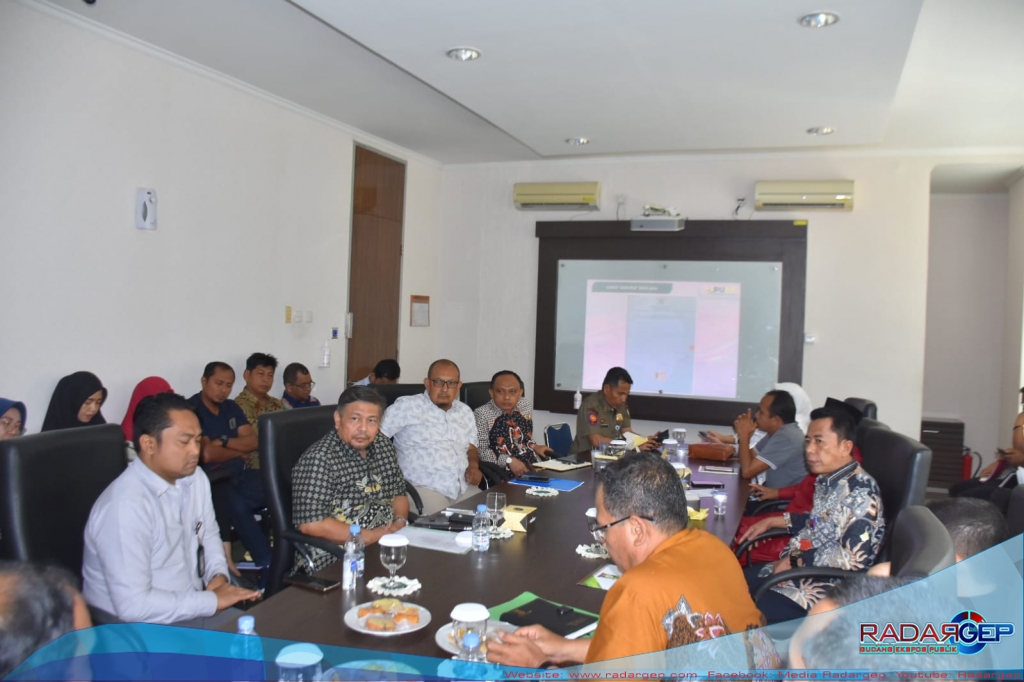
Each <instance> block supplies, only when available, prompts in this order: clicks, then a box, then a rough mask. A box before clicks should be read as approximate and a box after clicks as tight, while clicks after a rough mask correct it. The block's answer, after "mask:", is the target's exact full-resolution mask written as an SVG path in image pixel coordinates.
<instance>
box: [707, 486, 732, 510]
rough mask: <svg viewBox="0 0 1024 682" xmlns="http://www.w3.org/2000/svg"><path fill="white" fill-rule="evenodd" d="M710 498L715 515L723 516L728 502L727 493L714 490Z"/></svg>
mask: <svg viewBox="0 0 1024 682" xmlns="http://www.w3.org/2000/svg"><path fill="white" fill-rule="evenodd" d="M711 497H712V499H713V500H714V501H715V514H716V515H717V516H723V515H724V514H725V507H726V505H727V504H728V502H729V493H727V492H725V491H724V490H716V491H715V492H714V493H712V494H711Z"/></svg>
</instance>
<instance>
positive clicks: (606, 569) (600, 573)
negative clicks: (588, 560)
mask: <svg viewBox="0 0 1024 682" xmlns="http://www.w3.org/2000/svg"><path fill="white" fill-rule="evenodd" d="M621 577H622V571H620V570H619V569H618V567H616V566H615V564H605V565H604V566H602V567H601V568H599V569H597V570H596V571H594V572H593V573H591V574H590V575H588V576H587V577H586V578H584V579H583V580H581V581H579V583H578V584H579V585H585V586H586V587H596V588H597V589H599V590H606V591H607V590H610V589H612V585H614V584H615V581H616V580H618V579H619V578H621Z"/></svg>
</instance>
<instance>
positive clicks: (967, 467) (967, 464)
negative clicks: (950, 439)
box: [960, 448, 981, 481]
mask: <svg viewBox="0 0 1024 682" xmlns="http://www.w3.org/2000/svg"><path fill="white" fill-rule="evenodd" d="M975 457H977V458H978V466H977V468H975V466H974V458H975ZM980 469H981V455H979V454H978V453H977V452H971V449H970V448H964V456H963V459H962V460H961V465H960V478H961V479H962V480H964V481H967V480H970V479H972V478H974V476H975V475H977V473H978V471H979V470H980Z"/></svg>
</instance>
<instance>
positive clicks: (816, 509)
mask: <svg viewBox="0 0 1024 682" xmlns="http://www.w3.org/2000/svg"><path fill="white" fill-rule="evenodd" d="M784 516H785V517H786V518H787V519H788V524H789V526H790V529H791V530H792V531H793V539H792V540H790V542H789V546H788V547H787V548H786V549H785V550H783V552H782V556H783V557H785V556H789V554H790V552H792V551H793V550H796V549H799V550H801V552H802V553H803V556H802V559H803V565H804V566H830V567H832V568H841V569H843V570H846V571H866V570H868V569H869V568H870V567H871V566H872V565H873V564H874V563H875V557H876V556H877V555H878V550H879V549H880V548H881V546H882V538H883V536H884V535H885V519H883V518H882V494H881V492H880V491H879V489H878V483H877V482H876V481H875V479H874V478H872V477H871V475H870V474H868V473H867V472H866V471H864V470H863V469H861V468H860V465H859V464H858V463H857V462H856V461H852V462H850V463H849V464H847V465H846V466H844V467H842V468H841V469H838V470H836V471H834V472H832V473H831V474H822V475H820V476H818V479H817V480H816V481H815V482H814V506H813V507H812V509H811V511H810V512H809V513H805V514H786V515H784ZM833 582H835V580H826V579H817V578H803V579H800V580H796V581H793V580H789V581H786V582H784V583H779V584H778V585H776V586H775V587H773V588H772V589H773V590H775V591H776V592H779V593H780V594H782V595H785V596H786V597H789V598H790V599H792V600H793V601H795V602H796V603H797V604H800V606H802V607H803V608H805V609H810V608H811V607H812V606H814V604H816V603H817V602H818V601H819V600H821V599H822V598H823V597H824V596H826V594H827V593H828V589H829V587H830V586H831V585H832V583H833Z"/></svg>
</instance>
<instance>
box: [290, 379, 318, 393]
mask: <svg viewBox="0 0 1024 682" xmlns="http://www.w3.org/2000/svg"><path fill="white" fill-rule="evenodd" d="M292 386H294V387H295V388H301V389H302V390H303V391H312V390H313V389H314V388H315V387H316V382H315V381H304V382H303V383H301V384H292Z"/></svg>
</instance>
